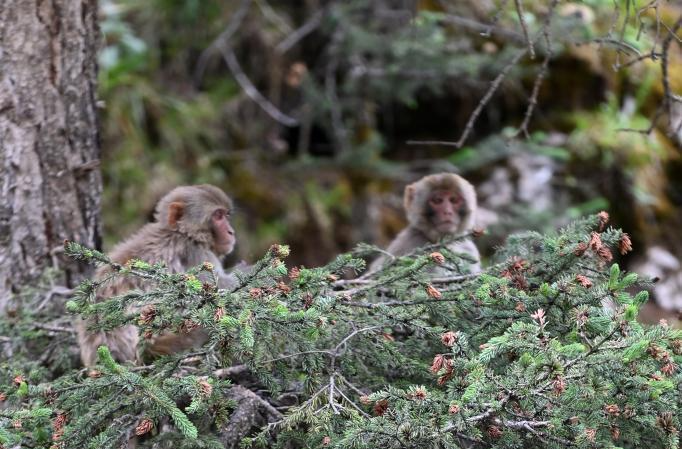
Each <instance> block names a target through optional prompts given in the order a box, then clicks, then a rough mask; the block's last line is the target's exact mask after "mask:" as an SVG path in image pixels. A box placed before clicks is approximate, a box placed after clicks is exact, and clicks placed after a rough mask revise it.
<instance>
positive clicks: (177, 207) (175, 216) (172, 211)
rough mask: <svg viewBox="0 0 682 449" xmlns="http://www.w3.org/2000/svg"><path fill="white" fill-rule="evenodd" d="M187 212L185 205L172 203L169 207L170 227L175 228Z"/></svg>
mask: <svg viewBox="0 0 682 449" xmlns="http://www.w3.org/2000/svg"><path fill="white" fill-rule="evenodd" d="M184 212H185V204H184V203H180V202H174V203H170V204H169V205H168V226H169V227H171V228H175V226H176V225H177V223H178V221H180V219H181V218H182V214H183V213H184Z"/></svg>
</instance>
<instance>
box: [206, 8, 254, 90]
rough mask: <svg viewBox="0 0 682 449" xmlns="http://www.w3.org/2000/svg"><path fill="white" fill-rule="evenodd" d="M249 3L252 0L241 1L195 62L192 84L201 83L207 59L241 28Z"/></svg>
mask: <svg viewBox="0 0 682 449" xmlns="http://www.w3.org/2000/svg"><path fill="white" fill-rule="evenodd" d="M251 2H252V0H242V3H241V5H240V6H239V9H238V10H237V11H236V12H235V13H234V14H233V15H232V18H231V19H230V22H229V23H228V24H227V27H226V28H225V30H224V31H223V32H222V33H220V34H219V35H218V37H217V38H215V40H214V41H213V42H211V45H209V46H208V47H207V48H206V49H205V50H204V51H203V52H201V55H200V56H199V60H198V61H197V68H196V69H195V71H194V83H195V84H196V85H199V84H200V83H201V79H202V78H203V77H204V72H205V71H206V66H207V65H208V61H209V59H210V58H211V57H213V55H214V54H215V53H216V52H217V51H218V50H219V49H220V48H222V47H224V46H225V45H227V44H228V42H229V41H230V39H232V36H233V35H234V33H236V32H237V30H238V29H239V27H240V26H241V24H242V22H243V21H244V18H245V17H246V14H247V13H248V12H249V9H250V7H251Z"/></svg>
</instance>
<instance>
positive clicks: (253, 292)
mask: <svg viewBox="0 0 682 449" xmlns="http://www.w3.org/2000/svg"><path fill="white" fill-rule="evenodd" d="M249 295H250V296H251V297H252V298H253V299H257V298H260V297H261V296H262V295H263V289H261V288H258V287H256V288H252V289H251V290H249Z"/></svg>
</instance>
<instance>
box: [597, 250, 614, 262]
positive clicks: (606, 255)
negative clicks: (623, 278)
mask: <svg viewBox="0 0 682 449" xmlns="http://www.w3.org/2000/svg"><path fill="white" fill-rule="evenodd" d="M597 255H598V256H599V257H600V258H601V259H602V260H603V261H604V262H611V261H612V260H613V254H612V253H611V250H610V249H608V248H607V247H605V246H602V247H601V248H599V249H598V250H597Z"/></svg>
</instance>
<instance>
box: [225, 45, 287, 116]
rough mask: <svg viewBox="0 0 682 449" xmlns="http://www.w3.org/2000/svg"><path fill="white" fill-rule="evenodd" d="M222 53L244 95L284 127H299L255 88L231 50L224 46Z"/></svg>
mask: <svg viewBox="0 0 682 449" xmlns="http://www.w3.org/2000/svg"><path fill="white" fill-rule="evenodd" d="M220 52H221V53H222V55H223V59H224V60H225V63H226V64H227V66H228V67H229V68H230V71H231V72H232V75H233V76H234V78H235V79H236V80H237V83H239V85H240V86H241V88H242V90H243V91H244V93H245V94H246V95H247V96H248V97H249V98H251V99H252V100H253V101H254V102H256V104H257V105H258V106H260V107H261V109H263V111H265V113H266V114H268V115H269V116H270V117H271V118H272V119H274V120H275V121H277V122H279V123H281V124H282V125H284V126H296V125H298V120H296V119H295V118H293V117H291V116H289V115H287V114H285V113H284V112H282V111H280V110H279V109H278V108H277V106H275V105H274V104H272V103H271V102H270V101H269V100H268V99H267V98H265V96H264V95H263V94H261V93H260V91H259V90H258V89H257V88H256V86H254V84H253V83H252V82H251V80H250V79H249V77H248V76H246V74H245V73H244V71H243V70H242V68H241V66H240V65H239V61H237V57H236V56H235V54H234V52H233V51H232V49H231V48H229V47H227V46H223V47H221V48H220Z"/></svg>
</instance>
